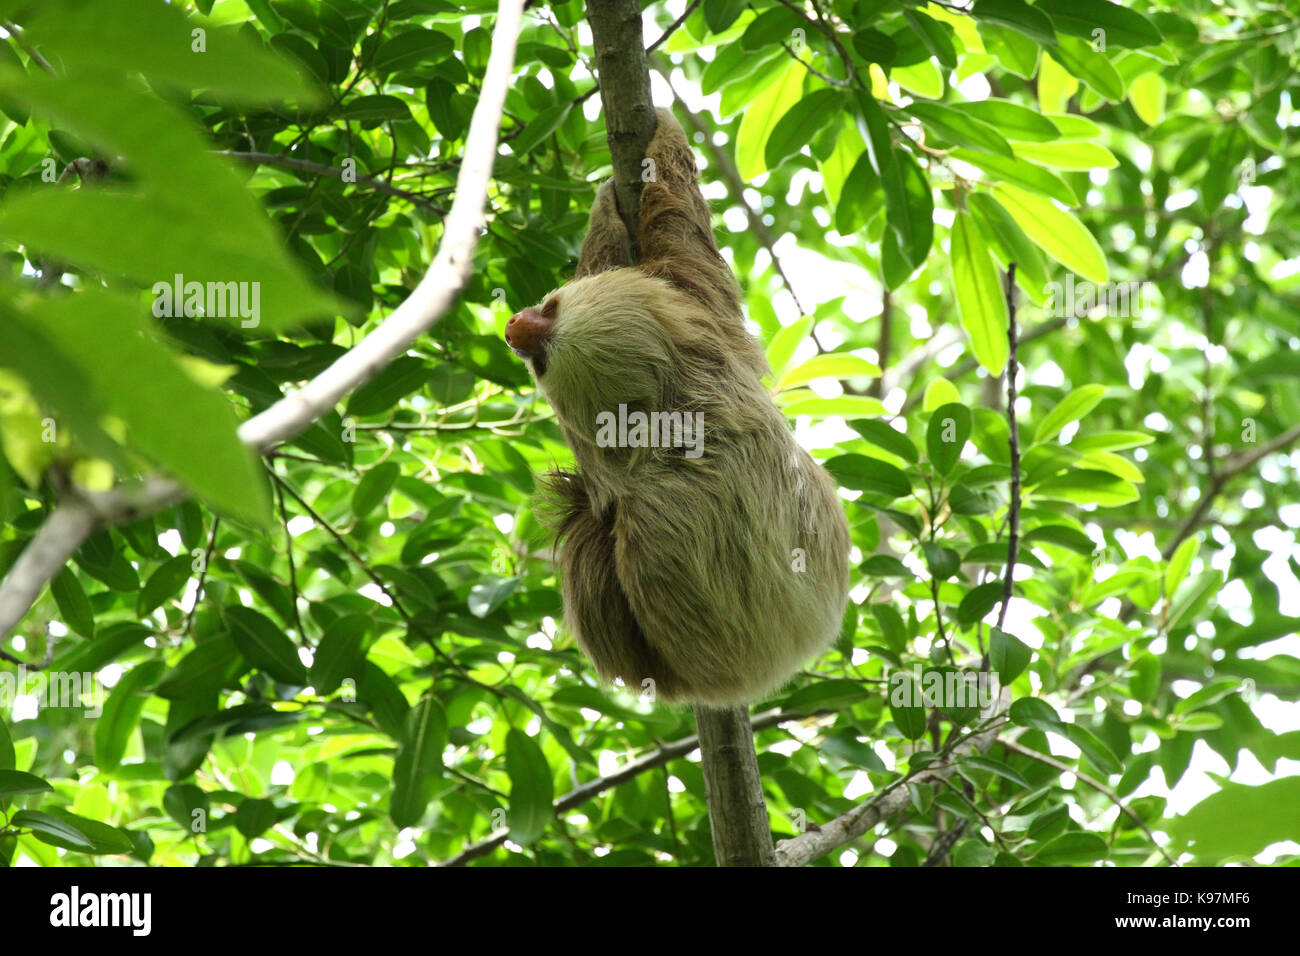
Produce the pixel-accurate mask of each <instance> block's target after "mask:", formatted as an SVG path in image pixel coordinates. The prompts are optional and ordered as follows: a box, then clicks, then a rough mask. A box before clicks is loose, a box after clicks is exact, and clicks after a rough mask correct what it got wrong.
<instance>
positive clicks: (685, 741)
mask: <svg viewBox="0 0 1300 956" xmlns="http://www.w3.org/2000/svg"><path fill="white" fill-rule="evenodd" d="M804 716H807V715H804V714H790V713H786V712H784V711H780V710H769V711H767V712H766V713H763V714H758V715H756V716H755V717H754V718H753V720H752V721H751V724H752V726H753V728H754V730H763V729H765V728H767V727H774V726H776V725H777V724H779V723H781V722H782V721H786V720H797V719H800V718H801V717H804ZM699 745H700V737H699V734H691V736H689V737H683V738H682V739H681V740H678V741H676V742H675V743H671V744H664V745H663V746H662V747H660V748H659V749H658V750H655V751H653V752H651V753H648V754H646V755H645V756H644V757H638V758H637V759H636V760H632V761H629V762H628V763H626V764H624V765H623V766H622V767H620V768H619V769H618V770H616V771H614V772H613V773H611V774H610V775H609V776H607V777H597V778H596V779H595V780H588V781H587V782H586V783H583V784H579V785H578V786H576V787H574V788H573V789H572V790H570V791H569V792H568V793H566V794H565V795H564V796H562V797H559V798H557V799H556V800H555V803H554V812H555V814H556V815H557V816H558V815H559V814H561V813H565V812H567V811H569V810H572V809H574V808H575V807H579V806H581V805H582V804H584V803H586V802H587V801H588V800H590V799H592V798H593V797H597V796H599V795H600V794H602V793H604V792H605V791H606V790H609V789H612V788H613V787H617V786H619V785H620V784H624V783H627V782H628V781H629V780H633V779H635V778H636V777H637V776H639V775H640V774H643V773H645V772H646V771H647V770H653V769H654V768H656V767H661V766H663V765H664V764H666V763H668V762H669V761H670V760H676V759H678V758H680V757H685V756H687V755H689V754H690V753H691V752H692V751H693V750H695V749H697V748H698V747H699ZM509 836H510V830H509V829H508V828H502V829H500V830H497V831H495V832H494V833H492V834H491V835H490V836H488V837H485V838H484V839H482V840H480V841H479V842H478V843H473V844H471V845H470V846H467V847H466V848H465V849H463V850H461V851H460V852H459V853H457V854H456V855H455V856H454V857H452V858H451V859H449V860H447V861H446V862H445V863H443V864H442V865H443V866H464V865H465V864H466V863H468V862H469V861H470V860H474V859H477V858H478V857H481V856H484V855H486V854H488V853H491V852H492V851H493V850H495V849H496V848H497V847H499V846H500V845H501V844H503V843H505V842H506V839H507V838H508V837H509Z"/></svg>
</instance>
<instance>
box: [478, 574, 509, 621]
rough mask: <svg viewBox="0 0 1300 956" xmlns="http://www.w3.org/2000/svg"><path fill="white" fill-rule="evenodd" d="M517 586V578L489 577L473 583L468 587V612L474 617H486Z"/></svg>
mask: <svg viewBox="0 0 1300 956" xmlns="http://www.w3.org/2000/svg"><path fill="white" fill-rule="evenodd" d="M518 587H519V579H518V578H491V579H489V580H487V581H485V582H483V583H480V584H475V585H474V586H473V587H471V588H470V589H469V612H470V613H471V614H473V615H474V616H475V617H487V616H488V615H489V614H491V613H492V612H493V611H495V610H496V609H497V608H499V607H500V606H501V605H502V603H503V602H504V601H505V600H506V598H508V597H510V595H512V594H514V593H515V589H516V588H518Z"/></svg>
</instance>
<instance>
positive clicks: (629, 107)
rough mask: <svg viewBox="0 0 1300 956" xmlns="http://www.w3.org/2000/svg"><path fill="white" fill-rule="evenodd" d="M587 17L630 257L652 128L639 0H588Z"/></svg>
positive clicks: (634, 247)
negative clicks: (629, 244) (642, 165)
mask: <svg viewBox="0 0 1300 956" xmlns="http://www.w3.org/2000/svg"><path fill="white" fill-rule="evenodd" d="M587 22H588V23H590V24H591V36H592V45H593V46H594V47H595V49H596V72H597V74H598V77H599V80H600V101H601V105H602V107H603V108H604V112H605V138H606V139H607V140H608V141H609V155H610V159H611V161H612V162H613V164H614V193H615V196H616V197H617V199H618V212H619V215H620V216H622V217H623V222H624V223H626V224H627V232H628V235H629V236H630V237H631V239H632V258H633V259H634V260H636V259H640V257H641V251H640V249H638V248H637V233H638V229H639V227H640V223H641V182H642V180H641V168H642V167H641V162H642V160H644V159H645V150H646V147H647V146H649V145H650V137H651V136H653V135H654V132H655V109H654V102H653V101H652V100H651V98H650V68H649V65H648V63H647V61H646V53H645V41H644V40H643V39H642V36H641V4H640V3H638V2H637V0H587Z"/></svg>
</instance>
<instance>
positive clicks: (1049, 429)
mask: <svg viewBox="0 0 1300 956" xmlns="http://www.w3.org/2000/svg"><path fill="white" fill-rule="evenodd" d="M1105 397H1106V386H1105V385H1081V386H1080V387H1079V388H1076V389H1075V390H1074V391H1072V392H1070V394H1068V395H1066V396H1065V398H1063V399H1061V401H1060V403H1059V404H1058V405H1057V406H1056V407H1055V408H1053V409H1052V410H1051V411H1050V412H1048V413H1047V414H1046V415H1045V416H1043V420H1042V421H1041V422H1040V423H1039V425H1038V428H1037V430H1036V431H1035V432H1034V443H1035V444H1037V443H1038V442H1045V441H1051V440H1052V439H1053V438H1055V437H1056V436H1057V435H1059V434H1060V433H1061V429H1062V428H1064V427H1065V426H1066V425H1068V424H1070V422H1074V421H1078V420H1079V419H1081V418H1083V417H1084V416H1086V415H1087V414H1088V413H1089V412H1090V411H1092V410H1093V409H1094V408H1096V407H1097V403H1098V402H1100V401H1101V400H1102V399H1103V398H1105Z"/></svg>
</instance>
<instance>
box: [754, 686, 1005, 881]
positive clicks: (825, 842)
mask: <svg viewBox="0 0 1300 956" xmlns="http://www.w3.org/2000/svg"><path fill="white" fill-rule="evenodd" d="M1010 700H1011V692H1010V690H1008V689H1007V688H1005V687H1004V688H1003V689H1002V692H1001V693H1000V694H999V695H998V700H997V702H996V703H995V704H994V705H993V708H992V711H991V713H992V714H993V715H994V717H993V718H992V720H993V724H992V726H990V727H988V728H986V729H984V730H981V731H980V732H979V733H976V734H972V735H971V736H970V738H969V739H968V740H966V741H964V742H963V743H962V744H960V745H959V746H958V747H957V748H956V749H955V750H954V751H953V753H952V754H950V755H949V757H948V759H947V760H944V761H942V762H941V763H937V764H931V765H930V766H929V767H927V768H926V769H924V770H922V771H921V772H920V773H917V774H915V775H911V776H908V777H904V778H902V779H900V780H898V781H897V782H896V783H895V784H893V785H891V786H890V787H889V789H887V790H885V791H883V792H881V793H878V794H876V795H875V796H874V797H872V798H871V799H870V800H868V801H866V802H865V803H863V804H861V805H859V806H857V807H854V808H853V809H852V810H849V811H848V812H846V813H842V814H840V815H839V816H838V817H836V818H835V819H834V820H832V821H830V823H827V824H824V825H823V826H821V827H820V828H818V829H816V830H810V831H808V832H807V833H804V834H801V835H800V836H797V837H794V838H793V839H790V840H782V841H781V842H780V843H778V844H777V845H776V864H777V866H804V865H805V864H808V863H811V862H812V861H813V860H816V859H819V858H821V857H823V856H825V855H826V854H827V853H830V852H831V851H832V850H834V849H836V848H838V847H841V846H844V845H845V844H847V843H852V842H853V841H854V840H856V839H857V838H858V837H860V836H862V835H863V834H864V833H866V832H867V831H868V830H870V829H871V828H872V827H874V826H875V825H876V824H877V823H880V822H881V821H882V820H888V819H889V818H890V817H894V816H897V815H898V814H899V813H902V812H903V811H904V810H906V809H907V808H908V807H909V806H910V805H911V802H912V795H911V793H910V792H909V791H908V789H907V787H906V786H903V784H905V783H928V782H937V781H940V780H946V779H947V778H948V777H950V776H952V774H954V773H955V772H956V762H957V760H959V759H960V758H961V757H963V756H966V755H967V754H972V753H983V752H984V751H985V750H987V749H988V748H989V747H991V746H992V745H993V742H994V741H995V740H996V739H997V737H998V734H999V733H1000V732H1001V730H1002V728H1003V727H1004V726H1006V724H1005V722H1004V721H1002V720H1001V719H1000V715H1001V714H1002V713H1003V712H1004V711H1005V710H1006V708H1007V705H1008V704H1009V703H1010Z"/></svg>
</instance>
